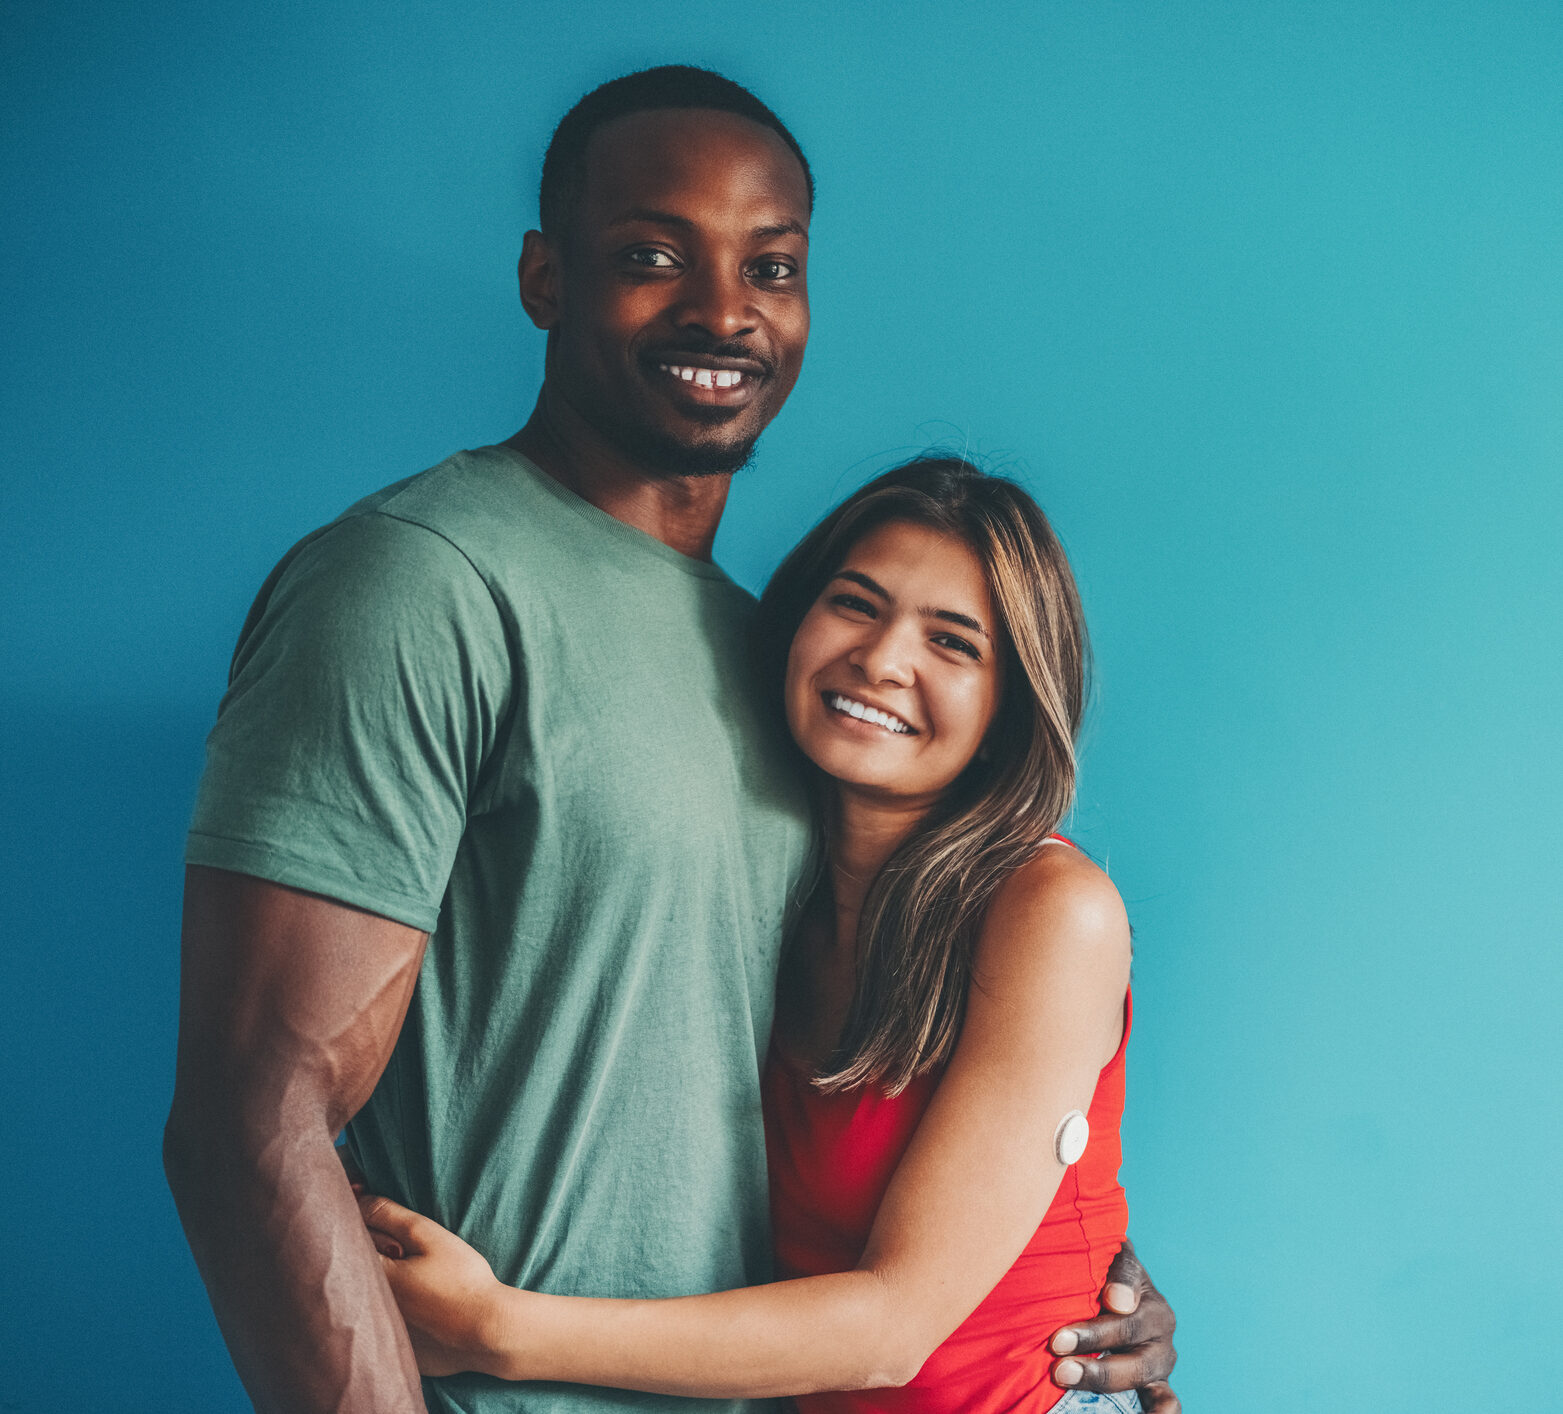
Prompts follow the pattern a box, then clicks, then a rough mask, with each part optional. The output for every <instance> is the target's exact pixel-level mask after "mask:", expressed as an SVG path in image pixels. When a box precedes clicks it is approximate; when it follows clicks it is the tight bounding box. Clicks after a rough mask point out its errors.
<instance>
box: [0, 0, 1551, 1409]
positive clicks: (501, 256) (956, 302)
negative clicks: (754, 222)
mask: <svg viewBox="0 0 1563 1414" xmlns="http://www.w3.org/2000/svg"><path fill="white" fill-rule="evenodd" d="M892 14H893V16H894V19H893V21H891V20H888V19H887V18H886V16H889V15H892ZM0 26H3V31H0V32H3V43H4V51H5V72H6V74H7V79H6V82H5V84H4V85H0V131H3V134H4V139H3V144H4V145H3V165H0V190H4V191H5V192H6V194H7V195H6V199H5V201H4V203H3V214H0V220H3V222H4V228H3V229H4V235H3V240H4V246H3V250H4V277H3V278H4V291H5V293H4V319H3V322H4V325H5V328H6V340H5V347H6V353H5V355H4V366H5V380H4V387H3V390H0V408H3V425H4V429H5V431H4V440H3V446H4V455H5V462H6V467H7V471H6V475H5V476H4V478H3V485H0V601H3V603H4V605H5V613H4V616H3V627H0V632H3V651H4V662H5V664H6V670H5V675H4V686H3V691H0V720H3V725H4V732H5V736H4V742H5V750H4V752H3V767H0V770H3V772H4V781H5V785H4V791H5V807H4V810H3V811H0V828H3V830H4V832H5V833H4V850H3V853H0V859H3V860H4V869H5V875H6V898H7V901H8V907H7V909H6V911H5V924H4V933H5V975H6V980H7V984H8V985H7V986H6V987H5V988H4V990H3V993H0V1060H3V1073H4V1076H5V1079H4V1086H5V1090H4V1094H3V1096H0V1105H3V1108H0V1113H3V1114H4V1115H5V1117H6V1118H5V1129H6V1132H7V1149H8V1154H7V1160H8V1161H7V1162H6V1163H5V1164H4V1165H3V1166H0V1203H3V1205H4V1211H5V1213H6V1214H7V1218H8V1221H7V1241H6V1246H7V1249H8V1250H7V1254H6V1258H5V1268H6V1275H5V1279H4V1280H3V1281H0V1328H3V1329H4V1331H5V1337H4V1339H3V1340H0V1351H3V1353H0V1410H50V1411H52V1410H60V1409H69V1408H83V1409H85V1408H101V1409H112V1410H116V1411H125V1414H131V1412H132V1411H141V1410H146V1411H153V1410H156V1411H165V1410H172V1409H186V1408H188V1409H202V1410H212V1411H218V1410H229V1409H240V1408H243V1407H245V1406H244V1401H243V1396H242V1393H241V1391H240V1389H239V1387H238V1385H237V1382H236V1381H235V1379H234V1377H233V1375H232V1373H231V1370H230V1368H229V1366H228V1364H227V1360H226V1356H225V1354H224V1352H223V1349H222V1346H221V1344H220V1341H219V1339H218V1337H217V1334H216V1330H215V1327H214V1325H213V1323H212V1320H211V1317H210V1315H209V1312H208V1310H207V1308H206V1305H205V1301H204V1295H203V1292H202V1290H201V1287H200V1285H199V1282H198V1280H197V1278H196V1275H195V1272H194V1268H193V1266H192V1264H191V1263H190V1261H189V1258H188V1256H187V1254H186V1252H185V1249H184V1247H183V1243H182V1239H181V1236H180V1233H179V1229H178V1224H177V1220H176V1218H175V1216H174V1213H173V1209H172V1205H171V1203H170V1201H169V1199H168V1198H167V1195H166V1193H165V1191H164V1189H163V1185H162V1179H161V1174H160V1170H159V1166H158V1158H157V1147H158V1132H159V1129H160V1126H161V1122H162V1117H163V1113H164V1111H165V1108H166V1104H167V1100H168V1095H169V1091H170V1084H171V1073H172V1057H173V1040H174V1013H175V999H176V982H177V957H176V934H177V921H178V893H179V877H180V863H179V859H180V849H181V841H182V832H183V828H184V823H185V819H186V815H187V812H188V809H189V806H190V802H191V797H192V789H193V784H194V780H195V775H196V772H197V770H198V768H199V762H200V749H201V738H202V736H203V734H204V731H205V729H206V726H207V724H208V723H209V721H210V718H211V715H212V712H213V710H214V708H215V705H216V701H217V697H218V695H219V692H220V689H221V685H222V682H223V676H224V671H225V666H226V661H227V655H228V652H229V650H230V647H231V643H232V639H233V637H234V635H235V632H236V630H237V628H238V625H239V623H240V621H241V619H242V616H243V613H244V610H245V608H246V606H247V603H248V600H249V597H250V595H251V594H252V593H253V591H254V590H255V588H256V587H257V586H258V584H259V583H260V580H261V579H262V577H263V575H264V574H265V572H266V570H267V569H268V568H269V566H270V565H271V563H272V562H273V561H274V559H275V558H276V557H277V556H278V555H279V554H280V553H281V552H282V551H283V550H284V549H285V548H286V547H287V546H288V545H289V544H290V543H291V542H292V541H293V540H294V539H295V538H297V537H298V536H299V535H300V534H302V533H303V532H305V531H306V530H308V529H309V528H311V527H312V526H314V525H315V524H316V523H318V522H320V521H322V520H323V519H326V518H327V517H329V516H331V515H332V514H333V513H335V512H336V511H337V510H338V509H340V508H341V507H342V506H343V505H345V504H346V503H348V502H350V501H352V500H354V499H355V498H357V497H358V496H360V495H361V494H363V493H364V492H366V491H369V490H371V489H373V488H375V487H377V486H379V485H381V484H383V483H385V482H387V481H390V480H393V479H395V478H398V477H400V476H403V475H405V474H407V473H409V472H412V471H414V470H417V469H419V468H421V467H423V466H426V465H428V464H430V463H432V462H434V461H437V460H438V459H439V458H441V457H442V456H443V455H444V454H445V453H447V452H448V451H450V450H451V449H453V448H455V447H458V446H471V445H475V444H478V443H481V442H484V441H490V440H495V439H498V438H502V437H504V436H506V435H508V434H509V433H510V432H511V431H513V430H514V429H515V428H516V426H518V425H519V423H520V422H521V420H522V418H523V416H524V414H525V412H526V411H527V409H528V408H529V406H530V400H531V396H532V393H533V390H534V388H535V385H536V381H537V378H538V376H539V372H540V360H541V349H542V345H541V340H540V338H539V337H538V336H537V335H536V334H535V332H534V331H533V330H532V329H531V328H530V326H529V325H527V324H526V322H525V320H524V318H523V316H522V314H521V311H520V309H519V307H518V305H517V302H516V299H515V294H514V276H513V265H514V260H515V257H516V254H517V252H518V250H519V246H520V237H521V233H522V231H523V230H524V229H525V227H526V226H527V225H528V224H530V222H531V220H532V213H533V199H534V185H533V184H534V179H535V172H536V169H537V165H538V162H539V159H540V155H541V151H542V148H543V145H544V143H545V141H546V139H547V136H548V133H549V131H550V129H551V126H552V124H553V122H554V121H556V120H557V118H558V117H559V115H560V114H561V113H562V112H563V111H564V109H565V108H566V107H567V106H568V105H569V103H570V102H571V101H573V100H574V98H576V97H577V96H578V95H579V94H580V93H581V92H583V91H584V90H585V89H587V88H589V87H591V86H592V85H593V84H595V83H597V82H598V81H600V80H601V79H603V78H605V77H608V76H610V75H612V74H613V73H615V72H619V71H622V70H625V69H628V68H633V67H641V66H644V65H645V64H649V63H655V62H663V61H669V60H690V61H694V62H700V63H706V64H710V65H713V66H715V67H718V68H720V69H722V70H724V71H726V72H727V73H729V74H731V75H732V76H733V77H735V78H737V79H739V80H740V81H742V82H745V83H748V84H750V85H751V86H752V87H754V88H755V89H756V90H757V91H758V92H759V93H760V95H761V96H762V97H764V98H765V99H766V100H768V101H769V102H770V103H772V104H773V106H775V107H776V108H777V109H778V111H779V112H780V113H781V114H782V115H783V116H784V118H785V119H787V120H788V121H789V122H790V123H791V124H792V126H793V127H794V129H795V131H796V132H797V134H798V136H799V138H800V140H801V141H802V143H803V145H804V147H805V149H806V150H807V151H808V153H809V154H810V157H811V160H812V161H813V163H814V166H815V171H816V175H817V179H818V183H819V207H818V213H817V219H816V222H815V227H814V251H813V268H812V276H811V278H812V284H813V298H814V309H815V320H816V323H815V332H814V336H813V340H812V343H811V346H810V351H809V356H808V363H807V367H806V369H805V371H804V375H803V379H802V382H801V383H800V385H799V388H798V390H797V392H796V393H795V394H794V396H793V399H792V401H791V403H790V404H789V406H788V408H787V409H786V411H785V412H784V413H783V414H782V416H781V418H780V419H779V420H778V422H777V423H776V424H775V426H774V429H773V430H772V431H771V432H770V434H769V435H768V436H767V438H766V439H765V441H764V443H763V445H762V449H761V454H760V456H759V459H758V461H757V463H756V465H755V466H754V467H753V469H752V470H750V471H748V472H746V473H745V474H744V476H743V478H742V479H741V481H740V482H739V484H738V485H737V487H736V489H735V492H734V496H733V501H732V505H731V509H730V511H729V515H728V519H727V522H726V524H725V527H724V531H723V535H722V540H721V543H720V547H719V550H720V557H721V558H722V559H723V561H724V562H725V563H726V564H727V566H728V567H729V568H730V569H731V570H732V571H733V572H734V574H735V575H737V576H738V577H739V578H740V579H742V580H743V581H744V582H746V583H748V584H751V585H756V586H757V585H758V584H760V583H761V582H762V581H763V579H764V577H765V575H766V574H767V573H768V571H769V569H770V568H771V567H772V566H773V565H774V564H775V562H776V561H777V559H778V558H779V556H780V554H781V552H782V551H783V549H784V548H785V547H786V546H787V545H788V544H789V542H790V541H791V540H792V539H794V538H795V537H796V536H797V535H798V534H799V533H800V532H801V531H802V530H803V529H804V528H805V527H806V525H807V524H808V523H809V522H810V521H811V520H812V519H813V518H814V517H815V516H816V515H817V514H818V513H819V512H820V511H821V510H822V509H823V508H824V507H825V506H826V504H827V503H828V502H830V501H831V500H832V499H833V498H835V497H837V496H839V495H840V494H841V493H843V492H844V491H845V490H847V489H849V488H850V487H852V486H853V485H855V484H856V483H857V482H859V481H860V480H862V479H864V478H865V477H866V476H867V475H868V474H869V473H870V472H871V471H873V470H876V469H878V468H880V467H882V466H884V465H886V464H888V462H889V461H890V460H891V459H893V458H895V457H898V456H900V455H902V454H903V453H908V452H912V451H915V450H919V449H922V448H924V447H926V446H928V445H929V444H931V443H935V442H937V443H942V444H946V445H951V446H954V447H955V448H956V449H966V450H970V451H974V452H977V453H980V454H981V455H983V456H984V457H986V458H988V459H989V460H990V462H991V463H992V464H994V465H996V466H1000V467H1004V468H1009V469H1012V470H1014V471H1015V472H1016V473H1017V474H1019V475H1021V476H1022V477H1023V479H1024V480H1026V482H1027V483H1028V484H1029V485H1031V486H1032V487H1033V488H1034V489H1035V490H1036V491H1037V493H1038V495H1039V496H1040V497H1041V499H1042V500H1043V501H1044V503H1045V504H1046V505H1047V506H1048V507H1049V509H1050V510H1051V511H1052V513H1053V515H1054V517H1055V520H1056V522H1057V524H1058V526H1059V528H1060V530H1061V532H1062V534H1063V536H1064V538H1065V541H1066V543H1067V545H1068V546H1069V548H1070V550H1071V552H1072V554H1073V556H1074V559H1075V562H1076V565H1077V568H1078V570H1079V573H1080V576H1081V579H1082V582H1083V585H1084V588H1085V592H1086V596H1087V603H1088V609H1089V612H1090V615H1091V620H1092V625H1093V629H1094V632H1095V640H1096V648H1097V654H1098V666H1099V686H1098V699H1097V704H1096V709H1095V713H1094V716H1093V721H1092V725H1091V727H1090V730H1089V733H1088V741H1087V753H1086V771H1085V778H1084V788H1083V793H1082V797H1081V803H1080V807H1079V810H1078V812H1077V816H1076V819H1075V821H1074V826H1073V828H1074V830H1075V832H1076V833H1077V834H1078V836H1079V837H1080V838H1081V839H1082V841H1084V842H1085V843H1086V844H1087V845H1088V846H1089V847H1091V848H1092V849H1093V850H1094V851H1095V852H1097V853H1098V855H1100V856H1102V857H1104V858H1105V859H1107V861H1108V862H1109V864H1110V868H1111V872H1112V874H1113V876H1114V878H1115V879H1116V880H1117V881H1118V883H1119V885H1120V887H1121V888H1122V890H1123V891H1124V894H1125V896H1126V898H1127V899H1128V902H1129V905H1130V909H1131V912H1132V915H1133V918H1134V921H1135V924H1136V928H1137V947H1138V955H1137V982H1136V986H1137V999H1138V1024H1137V1034H1136V1038H1135V1042H1134V1046H1133V1049H1132V1051H1131V1076H1130V1083H1131V1092H1130V1104H1131V1110H1130V1114H1129V1118H1128V1121H1127V1134H1126V1150H1127V1154H1128V1160H1127V1163H1126V1167H1125V1180H1126V1183H1127V1186H1128V1188H1129V1193H1130V1199H1131V1204H1132V1210H1133V1220H1132V1231H1133V1233H1134V1234H1135V1236H1136V1237H1137V1239H1138V1240H1139V1243H1140V1246H1141V1248H1142V1250H1143V1253H1144V1255H1145V1256H1146V1258H1147V1260H1148V1262H1149V1263H1150V1265H1151V1267H1152V1269H1153V1271H1154V1272H1155V1274H1156V1276H1157V1277H1158V1279H1159V1280H1160V1282H1161V1283H1162V1284H1163V1286H1164V1287H1165V1289H1166V1290H1167V1291H1168V1292H1169V1293H1170V1295H1171V1297H1172V1299H1173V1301H1174V1303H1175V1305H1176V1307H1177V1309H1178V1312H1179V1315H1180V1318H1181V1331H1182V1334H1181V1337H1180V1342H1179V1343H1180V1347H1181V1349H1182V1352H1183V1360H1182V1363H1181V1365H1180V1367H1179V1370H1178V1375H1177V1380H1176V1385H1177V1387H1178V1389H1179V1390H1180V1392H1181V1393H1182V1395H1183V1397H1184V1400H1185V1402H1186V1405H1187V1407H1188V1408H1189V1409H1190V1410H1191V1411H1222V1410H1240V1409H1245V1410H1246V1409H1264V1410H1267V1411H1270V1412H1271V1414H1283V1412H1284V1411H1304V1410H1308V1411H1312V1410H1318V1409H1324V1408H1340V1407H1344V1406H1345V1403H1346V1402H1347V1399H1348V1396H1349V1398H1350V1400H1351V1401H1352V1402H1353V1407H1359V1406H1358V1405H1357V1404H1356V1402H1355V1401H1358V1400H1360V1407H1372V1408H1374V1409H1375V1410H1383V1411H1390V1410H1412V1409H1416V1410H1425V1409H1443V1408H1449V1409H1452V1408H1455V1407H1457V1406H1462V1407H1463V1399H1464V1397H1465V1396H1466V1395H1467V1394H1471V1395H1475V1394H1477V1393H1480V1391H1479V1390H1477V1389H1475V1388H1473V1387H1476V1386H1487V1385H1491V1384H1495V1383H1496V1384H1500V1385H1508V1386H1514V1387H1515V1388H1516V1389H1517V1390H1519V1391H1522V1392H1528V1393H1527V1394H1526V1398H1527V1401H1528V1407H1534V1408H1544V1407H1545V1408H1563V1403H1560V1402H1558V1401H1559V1396H1558V1395H1557V1391H1556V1380H1555V1378H1553V1377H1552V1376H1553V1372H1552V1370H1551V1366H1552V1365H1554V1364H1555V1361H1554V1360H1550V1359H1543V1360H1541V1361H1539V1362H1538V1361H1537V1356H1538V1355H1544V1354H1545V1353H1546V1351H1547V1350H1549V1349H1552V1350H1555V1348H1556V1340H1557V1331H1558V1329H1559V1326H1560V1323H1563V1308H1560V1302H1559V1299H1558V1296H1557V1289H1558V1269H1559V1262H1560V1258H1563V1241H1560V1236H1563V1231H1560V1229H1563V1219H1560V1213H1559V1207H1560V1205H1559V1200H1558V1195H1559V1178H1558V1174H1559V1169H1560V1166H1563V1141H1560V1134H1563V1124H1560V1121H1563V1113H1560V1104H1559V1098H1558V1094H1559V1087H1558V1082H1557V1064H1556V1056H1557V1049H1558V1038H1559V1025H1558V1013H1559V1004H1560V1001H1563V977H1560V971H1563V968H1560V963H1559V950H1558V946H1557V942H1558V919H1559V916H1560V913H1563V908H1560V904H1563V869H1560V868H1559V851H1560V844H1563V838H1560V834H1563V832H1560V827H1559V810H1558V801H1559V796H1560V791H1563V756H1560V752H1559V727H1558V721H1559V712H1558V700H1559V696H1560V689H1563V667H1560V664H1563V654H1560V652H1559V643H1560V637H1563V635H1560V631H1559V625H1560V608H1563V605H1560V599H1563V575H1560V572H1559V568H1558V562H1557V548H1558V543H1559V531H1560V528H1563V478H1560V476H1559V470H1560V453H1563V398H1560V392H1563V376H1560V375H1563V285H1560V278H1559V276H1560V269H1559V249H1560V242H1563V184H1560V181H1559V177H1560V174H1563V8H1560V7H1559V6H1557V5H1556V4H1529V3H1525V4H1522V3H1494V0H1483V3H1475V2H1474V0H1473V2H1472V3H1467V4H1459V5H1456V4H1438V3H1427V4H1412V3H1406V2H1405V0H1401V3H1387V2H1386V0H1352V2H1351V3H1345V2H1344V0H1342V3H1317V4H1303V3H1277V4H1240V3H1230V4H1218V3H1208V2H1202V0H1196V2H1195V3H1181V4H1153V3H1083V0H1079V2H1077V3H1069V4H1027V5H1013V6H1010V5H982V6H962V7H953V6H949V5H933V4H903V5H899V6H896V7H894V9H893V11H892V10H891V9H890V8H889V7H867V6H841V5H834V4H823V3H812V2H810V3H801V4H795V5H793V6H791V7H787V8H782V9H775V10H766V9H757V8H755V7H735V6H733V5H731V4H720V5H718V4H711V3H707V2H706V0H684V3H681V4H679V5H677V6H673V7H664V8H654V7H647V6H644V5H633V6H632V5H610V4H603V3H594V2H593V0H577V3H573V4H570V5H567V6H566V5H558V6H549V7H542V6H538V5H516V4H498V3H492V0H475V2H474V3H465V4H461V5H455V6H452V5H448V4H434V3H412V4H402V5H399V6H397V7H395V8H394V12H392V11H390V10H387V9H386V8H385V7H381V6H375V5H370V4H367V3H363V0H348V2H347V3H335V4H327V5H325V6H314V5H304V4H301V3H278V4H271V5H267V6H253V7H240V6H233V5H219V6H213V5H210V4H196V3H194V0H188V3H167V0H152V2H151V3H143V4H142V5H139V6H136V7H130V6H124V5H114V6H111V5H108V4H105V3H101V0H98V3H85V2H84V3H77V4H73V5H69V6H62V5H44V4H38V3H28V0H12V3H10V4H9V5H8V6H7V7H6V9H5V12H4V18H3V20H0ZM1538 1380H1540V1381H1541V1383H1540V1384H1539V1386H1538V1385H1537V1383H1536V1382H1537V1381H1538ZM1536 1395H1539V1399H1535V1398H1533V1396H1536Z"/></svg>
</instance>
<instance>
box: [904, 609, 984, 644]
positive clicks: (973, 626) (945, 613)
mask: <svg viewBox="0 0 1563 1414" xmlns="http://www.w3.org/2000/svg"><path fill="white" fill-rule="evenodd" d="M917 612H918V613H919V614H921V615H922V616H923V617H924V618H925V619H943V620H944V622H945V623H950V624H959V625H960V626H961V627H962V628H969V629H970V630H971V631H972V632H973V633H980V634H981V635H982V636H983V637H984V638H986V639H987V640H988V642H989V643H992V642H993V640H992V638H990V637H989V636H988V631H987V629H985V628H984V627H983V626H982V625H981V624H980V623H978V622H977V620H976V619H974V618H972V616H971V615H970V614H958V613H956V612H955V610H954V609H927V608H919V609H918V611H917Z"/></svg>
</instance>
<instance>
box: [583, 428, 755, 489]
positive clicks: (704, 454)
mask: <svg viewBox="0 0 1563 1414" xmlns="http://www.w3.org/2000/svg"><path fill="white" fill-rule="evenodd" d="M612 437H613V441H614V442H615V443H617V445H618V448H619V450H620V451H621V452H623V453H624V454H625V455H626V456H627V457H629V458H630V459H631V460H632V461H634V462H635V464H636V465H637V466H640V467H642V468H643V469H644V470H645V471H647V472H648V473H649V474H650V475H652V476H654V477H657V478H658V479H659V480H663V481H672V480H674V479H676V478H679V477H685V476H691V477H692V476H731V475H733V473H735V472H738V471H742V470H743V468H744V467H746V466H747V465H748V464H749V462H750V460H751V459H752V458H753V456H754V449H755V447H756V445H757V444H758V442H759V435H758V434H756V435H755V436H753V437H750V438H749V439H748V440H747V441H743V442H728V443H720V442H706V443H701V442H696V443H693V444H691V443H688V442H681V441H679V440H678V438H676V437H669V436H666V435H664V434H663V433H661V432H658V431H656V430H655V429H653V428H649V427H645V426H635V425H630V424H621V425H620V426H617V427H615V428H613V429H612Z"/></svg>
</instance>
